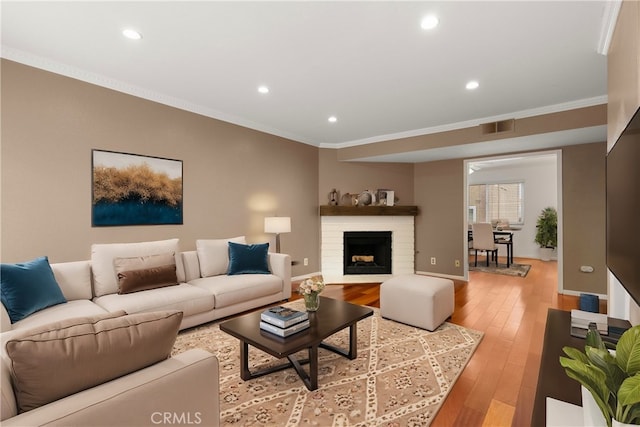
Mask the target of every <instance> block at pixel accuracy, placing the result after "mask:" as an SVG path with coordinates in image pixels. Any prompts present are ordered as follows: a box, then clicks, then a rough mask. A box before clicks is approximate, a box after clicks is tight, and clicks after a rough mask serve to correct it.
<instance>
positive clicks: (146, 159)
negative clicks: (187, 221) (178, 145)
mask: <svg viewBox="0 0 640 427" xmlns="http://www.w3.org/2000/svg"><path fill="white" fill-rule="evenodd" d="M182 179H183V162H182V160H175V159H168V158H165V157H156V156H149V155H143V154H134V153H124V152H119V151H109V150H101V149H92V150H91V226H92V227H118V226H130V225H182V224H183V223H184V213H183V196H184V188H183V181H182Z"/></svg>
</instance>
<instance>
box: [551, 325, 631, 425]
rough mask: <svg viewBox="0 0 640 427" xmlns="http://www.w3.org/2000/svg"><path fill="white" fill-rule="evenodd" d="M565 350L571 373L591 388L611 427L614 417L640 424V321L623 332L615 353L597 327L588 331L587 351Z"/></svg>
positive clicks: (566, 367)
mask: <svg viewBox="0 0 640 427" xmlns="http://www.w3.org/2000/svg"><path fill="white" fill-rule="evenodd" d="M562 350H563V351H564V353H565V354H566V355H567V356H569V357H562V356H561V357H560V364H561V365H562V367H563V368H564V370H565V372H566V374H567V376H568V377H569V378H572V379H574V380H576V381H578V382H579V383H580V384H581V385H583V386H584V387H585V388H586V389H587V390H589V392H590V393H591V395H592V396H593V398H594V400H595V401H596V403H597V404H598V407H599V408H600V411H601V412H602V415H603V416H604V419H605V420H606V421H607V425H608V426H609V427H611V423H612V421H611V420H612V419H615V420H616V421H619V422H621V423H626V424H640V373H639V372H640V325H636V326H633V327H632V328H630V329H629V330H627V331H626V332H625V333H624V334H622V337H621V338H620V340H619V341H618V344H617V345H616V349H615V353H611V352H609V350H607V348H606V346H605V344H604V342H603V341H602V337H601V336H600V334H599V333H598V331H597V329H595V328H593V329H592V328H590V329H589V331H588V332H587V338H586V345H585V350H584V352H582V351H580V350H578V349H576V348H573V347H564V348H563V349H562Z"/></svg>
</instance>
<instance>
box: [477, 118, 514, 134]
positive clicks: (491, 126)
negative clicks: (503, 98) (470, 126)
mask: <svg viewBox="0 0 640 427" xmlns="http://www.w3.org/2000/svg"><path fill="white" fill-rule="evenodd" d="M515 129H516V121H515V119H509V120H502V121H499V122H492V123H484V124H481V125H480V131H481V132H482V134H483V135H490V134H492V133H501V132H513V131H514V130H515Z"/></svg>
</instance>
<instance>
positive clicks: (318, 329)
mask: <svg viewBox="0 0 640 427" xmlns="http://www.w3.org/2000/svg"><path fill="white" fill-rule="evenodd" d="M260 313H262V310H258V311H255V312H253V313H249V314H245V315H244V316H239V317H236V318H234V319H231V320H227V321H226V322H222V323H220V330H222V331H224V332H226V333H228V334H229V335H232V336H234V337H236V338H238V339H239V340H240V377H241V378H242V379H243V380H245V381H247V380H250V379H253V378H257V377H261V376H263V375H267V374H270V373H272V372H277V371H281V370H283V369H287V368H290V367H293V368H294V369H295V370H296V372H298V375H299V376H300V378H301V379H302V381H303V382H304V385H305V386H306V387H307V388H308V389H309V390H315V389H317V388H318V348H319V347H321V348H324V349H327V350H330V351H333V352H334V353H337V354H339V355H341V356H344V357H347V358H349V359H352V360H353V359H355V358H356V357H357V356H358V348H357V342H358V339H357V323H358V321H360V320H362V319H364V318H367V317H369V316H371V315H373V310H372V309H370V308H368V307H363V306H360V305H355V304H351V303H348V302H345V301H339V300H334V299H331V298H325V297H320V308H319V309H318V311H316V312H315V313H314V312H310V313H309V320H310V323H311V326H309V328H307V329H305V330H304V331H301V332H298V333H296V334H293V335H291V336H289V337H287V338H280V337H278V336H276V335H273V334H270V333H269V332H266V331H263V330H261V329H260ZM345 328H349V349H348V350H345V349H341V348H337V347H334V346H332V345H330V344H327V343H325V342H323V340H325V339H326V338H328V337H330V336H331V335H333V334H335V333H336V332H339V331H341V330H342V329H345ZM249 345H252V346H253V347H255V348H257V349H260V350H262V351H264V352H265V353H269V354H270V355H272V356H274V357H277V358H278V359H283V358H285V357H286V358H287V359H288V361H289V362H288V363H285V364H282V365H278V366H273V367H269V368H265V369H262V370H259V371H255V372H251V371H250V370H249ZM301 350H308V359H303V360H298V359H296V358H295V357H294V354H295V353H297V352H299V351H301ZM304 364H309V373H307V372H306V371H305V370H304V369H303V367H302V365H304Z"/></svg>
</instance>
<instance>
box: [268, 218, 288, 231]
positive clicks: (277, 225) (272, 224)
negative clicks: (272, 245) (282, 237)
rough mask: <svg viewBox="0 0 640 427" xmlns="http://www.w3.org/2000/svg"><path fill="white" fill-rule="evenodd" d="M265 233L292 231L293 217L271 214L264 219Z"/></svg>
mask: <svg viewBox="0 0 640 427" xmlns="http://www.w3.org/2000/svg"><path fill="white" fill-rule="evenodd" d="M264 232H265V233H276V234H280V233H290V232H291V218H290V217H288V216H270V217H266V218H265V219H264Z"/></svg>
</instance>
